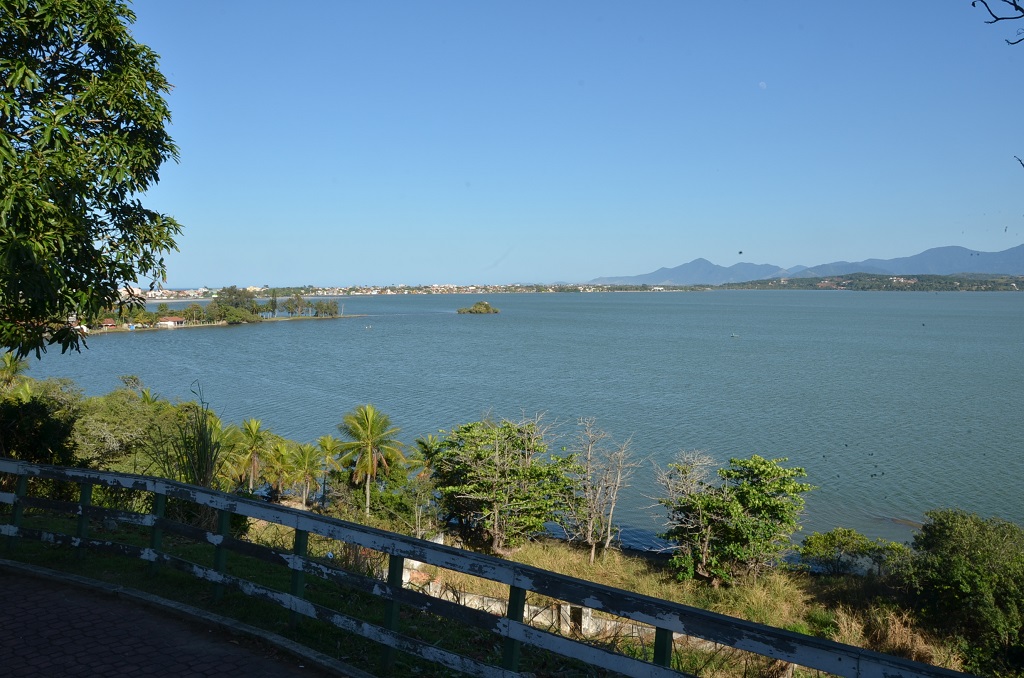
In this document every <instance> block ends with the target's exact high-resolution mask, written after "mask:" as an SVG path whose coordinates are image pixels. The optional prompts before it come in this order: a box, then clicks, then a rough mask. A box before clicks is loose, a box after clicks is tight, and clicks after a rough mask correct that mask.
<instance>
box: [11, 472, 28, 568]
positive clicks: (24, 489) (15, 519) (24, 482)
mask: <svg viewBox="0 0 1024 678" xmlns="http://www.w3.org/2000/svg"><path fill="white" fill-rule="evenodd" d="M26 494H28V476H27V475H25V474H21V475H20V476H18V480H17V482H16V483H15V485H14V504H13V505H12V506H11V525H13V526H14V529H15V531H20V530H21V519H22V516H23V515H24V513H25V506H24V504H22V501H21V500H22V498H23V497H24V496H25V495H26ZM17 544H18V536H17V535H11V536H9V537H7V549H8V550H9V551H13V550H14V549H15V547H16V546H17Z"/></svg>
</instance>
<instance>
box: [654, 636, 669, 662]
mask: <svg viewBox="0 0 1024 678" xmlns="http://www.w3.org/2000/svg"><path fill="white" fill-rule="evenodd" d="M654 663H655V664H657V665H658V666H668V667H669V668H671V667H672V631H670V630H669V629H663V628H655V629H654Z"/></svg>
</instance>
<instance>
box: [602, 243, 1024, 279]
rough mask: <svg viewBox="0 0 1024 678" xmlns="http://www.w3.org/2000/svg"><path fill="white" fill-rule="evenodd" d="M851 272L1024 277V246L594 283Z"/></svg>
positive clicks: (689, 267) (677, 271)
mask: <svg viewBox="0 0 1024 678" xmlns="http://www.w3.org/2000/svg"><path fill="white" fill-rule="evenodd" d="M850 273H876V274H882V275H954V274H957V273H989V274H1002V275H1024V244H1021V245H1017V246H1016V247H1011V248H1010V249H1008V250H1003V251H1001V252H979V251H977V250H969V249H967V248H965V247H959V246H956V245H949V246H945V247H933V248H931V249H928V250H925V251H924V252H921V253H920V254H915V255H913V256H910V257H899V258H896V259H865V260H864V261H855V262H848V261H834V262H831V263H828V264H819V265H817V266H794V267H792V268H791V269H784V268H782V267H780V266H775V265H772V264H748V263H739V264H733V265H732V266H728V267H725V266H718V265H717V264H713V263H711V262H710V261H708V260H707V259H704V258H698V259H694V260H693V261H691V262H689V263H687V264H681V265H679V266H676V267H675V268H659V269H658V270H657V271H654V272H652V273H645V274H642V275H633V276H613V277H604V278H595V279H594V280H591V281H590V282H591V283H592V284H595V285H602V284H603V285H724V284H726V283H738V282H749V281H751V280H766V279H769V278H783V277H790V278H796V277H800V278H815V277H823V276H830V275H846V274H850Z"/></svg>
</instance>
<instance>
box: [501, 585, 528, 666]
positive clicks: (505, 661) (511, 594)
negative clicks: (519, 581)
mask: <svg viewBox="0 0 1024 678" xmlns="http://www.w3.org/2000/svg"><path fill="white" fill-rule="evenodd" d="M525 611H526V589H521V588H519V587H518V586H510V587H509V588H508V608H507V609H506V610H505V617H507V618H508V619H510V620H511V621H515V622H520V623H522V621H523V613H524V612H525ZM519 645H520V643H519V641H518V640H513V639H512V638H506V639H505V649H504V651H503V652H502V657H501V665H502V667H503V668H506V669H508V670H509V671H518V670H519Z"/></svg>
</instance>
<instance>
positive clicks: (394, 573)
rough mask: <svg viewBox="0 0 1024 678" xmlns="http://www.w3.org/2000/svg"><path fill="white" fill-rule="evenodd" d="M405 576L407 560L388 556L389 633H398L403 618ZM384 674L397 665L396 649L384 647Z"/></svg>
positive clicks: (387, 620)
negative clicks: (400, 597) (389, 588)
mask: <svg viewBox="0 0 1024 678" xmlns="http://www.w3.org/2000/svg"><path fill="white" fill-rule="evenodd" d="M404 574H405V558H403V557H402V556H396V555H394V554H390V555H388V586H389V587H391V602H390V603H389V604H388V608H387V611H386V612H384V628H386V629H387V630H388V631H396V632H397V631H398V622H399V619H400V618H401V612H402V603H401V602H400V601H399V600H398V596H399V594H400V593H401V592H402V579H403V578H404V577H403V576H404ZM381 663H382V664H383V666H384V672H385V673H390V672H391V669H392V667H393V666H394V665H395V649H394V648H392V647H388V646H385V647H384V658H383V661H382V662H381Z"/></svg>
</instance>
